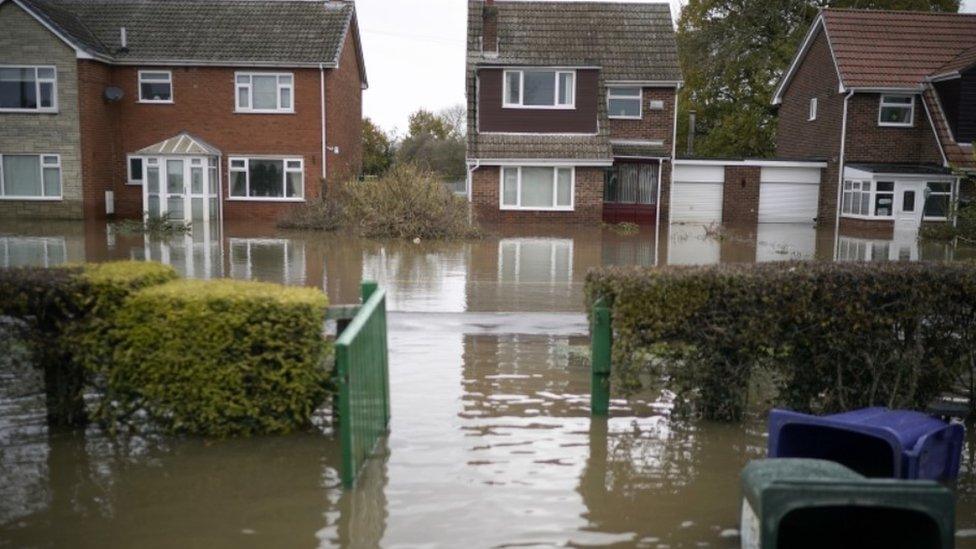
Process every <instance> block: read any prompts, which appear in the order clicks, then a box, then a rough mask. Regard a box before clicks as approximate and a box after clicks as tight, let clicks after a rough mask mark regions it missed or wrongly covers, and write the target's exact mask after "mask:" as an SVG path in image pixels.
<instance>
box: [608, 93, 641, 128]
mask: <svg viewBox="0 0 976 549" xmlns="http://www.w3.org/2000/svg"><path fill="white" fill-rule="evenodd" d="M625 88H637V95H636V96H635V95H621V94H615V93H614V90H619V89H625ZM611 99H637V110H638V112H639V114H638V115H637V116H618V115H613V114H609V113H610V100H611ZM607 113H608V114H607V116H608V117H609V118H610V119H612V120H640V119H642V118H644V88H641V87H639V86H613V87H610V88H607Z"/></svg>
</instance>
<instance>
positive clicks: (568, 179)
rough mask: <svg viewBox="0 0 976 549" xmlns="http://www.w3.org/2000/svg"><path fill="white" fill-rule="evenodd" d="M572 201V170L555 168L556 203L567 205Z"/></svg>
mask: <svg viewBox="0 0 976 549" xmlns="http://www.w3.org/2000/svg"><path fill="white" fill-rule="evenodd" d="M572 203H573V170H571V169H569V168H560V169H559V170H557V180H556V205H557V206H566V207H569V206H570V205H571V204H572Z"/></svg>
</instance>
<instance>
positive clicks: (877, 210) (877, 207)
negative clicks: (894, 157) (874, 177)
mask: <svg viewBox="0 0 976 549" xmlns="http://www.w3.org/2000/svg"><path fill="white" fill-rule="evenodd" d="M881 185H882V184H881V183H878V186H879V187H880V186H881ZM894 202H895V195H893V194H891V193H881V192H879V193H878V194H877V195H876V197H875V199H874V215H877V216H881V217H889V216H891V212H892V209H893V207H894Z"/></svg>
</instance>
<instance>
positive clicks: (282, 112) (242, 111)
mask: <svg viewBox="0 0 976 549" xmlns="http://www.w3.org/2000/svg"><path fill="white" fill-rule="evenodd" d="M234 114H295V110H294V109H292V110H290V111H255V110H248V111H244V110H240V109H234Z"/></svg>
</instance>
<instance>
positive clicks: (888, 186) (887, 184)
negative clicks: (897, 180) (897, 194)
mask: <svg viewBox="0 0 976 549" xmlns="http://www.w3.org/2000/svg"><path fill="white" fill-rule="evenodd" d="M877 190H879V191H887V192H891V191H893V190H895V184H894V183H892V182H891V181H878V187H877Z"/></svg>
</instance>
